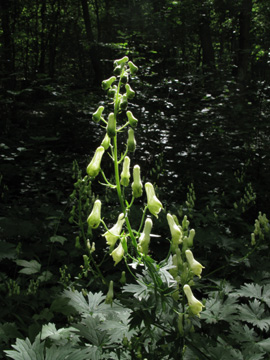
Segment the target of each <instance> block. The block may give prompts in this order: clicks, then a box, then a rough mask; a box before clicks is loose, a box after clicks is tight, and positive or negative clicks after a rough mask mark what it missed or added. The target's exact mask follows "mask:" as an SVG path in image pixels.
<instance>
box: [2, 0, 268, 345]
mask: <svg viewBox="0 0 270 360" xmlns="http://www.w3.org/2000/svg"><path fill="white" fill-rule="evenodd" d="M0 10H1V13H0V16H1V27H0V117H1V126H0V195H1V203H0V236H1V239H0V244H1V247H2V255H1V252H0V260H1V263H0V266H1V269H0V291H1V293H2V295H3V294H7V293H8V297H7V298H6V299H4V297H3V299H4V300H3V301H2V304H1V308H2V310H1V314H0V323H1V324H4V323H10V324H13V323H17V322H18V323H19V324H20V325H18V324H17V325H16V329H18V332H17V333H14V332H12V334H11V335H6V336H7V338H6V340H3V341H4V345H3V346H4V348H6V347H5V346H7V345H6V344H8V342H9V341H10V339H13V338H15V337H17V336H30V337H31V336H32V338H33V337H34V335H35V334H36V333H37V332H38V331H39V330H40V326H41V325H42V323H43V322H44V321H45V320H48V319H47V318H46V314H45V315H44V314H43V315H44V317H42V315H39V317H37V318H36V319H35V320H33V319H32V316H33V313H38V312H39V311H41V310H40V309H41V308H42V306H45V305H46V304H47V301H49V299H48V298H47V297H46V295H44V293H42V292H41V290H40V292H39V291H38V289H40V287H41V288H42V286H43V285H42V286H41V285H37V284H36V288H35V286H34V285H35V284H33V283H32V284H30V285H31V286H30V285H29V282H28V281H27V279H25V278H22V275H20V274H19V273H18V271H19V268H18V266H17V265H14V264H15V262H14V261H15V260H16V259H18V258H19V259H22V258H23V259H26V260H31V259H38V260H39V261H40V263H42V264H44V268H46V269H47V270H48V269H49V270H50V272H51V274H52V278H51V279H50V280H48V281H47V280H44V281H45V283H46V285H45V288H46V287H50V288H51V289H53V290H52V291H51V295H50V299H53V296H54V295H55V293H57V291H58V290H59V289H58V287H57V286H56V283H57V281H59V277H60V275H59V268H60V267H61V266H63V265H66V266H68V268H69V271H70V274H71V275H72V276H75V275H76V273H77V272H78V268H79V266H80V264H81V262H82V260H81V259H82V254H83V250H82V249H79V248H78V247H75V246H74V244H75V238H76V236H77V229H76V228H75V226H74V225H71V224H69V222H68V219H69V216H70V211H71V209H72V204H71V202H70V200H69V195H70V194H71V193H72V191H73V183H74V176H77V175H76V174H75V175H74V171H75V170H74V163H73V162H74V160H76V161H77V162H78V164H79V168H80V169H81V170H82V174H83V176H84V173H85V168H86V165H87V163H88V162H89V159H90V156H92V154H93V152H94V150H95V149H96V147H97V146H98V145H99V143H100V137H101V136H102V135H101V134H102V131H101V129H100V128H99V127H98V126H97V125H96V124H94V123H93V122H92V120H91V118H92V113H93V112H94V111H95V110H96V109H97V107H98V106H99V105H102V104H104V103H105V101H107V100H106V94H105V93H104V92H103V91H102V90H101V81H102V80H103V79H105V78H107V77H109V76H111V73H112V64H113V60H114V59H117V58H120V57H122V56H124V55H128V57H129V58H130V59H131V60H132V61H133V62H134V63H135V64H136V65H137V66H138V67H139V72H138V74H137V76H136V77H135V79H134V80H133V82H132V87H133V89H134V90H135V91H136V97H135V99H134V100H132V104H131V109H132V111H133V113H134V114H135V116H136V117H137V118H138V119H139V125H138V128H137V130H136V139H137V144H138V146H137V150H136V152H135V155H134V158H136V159H138V160H136V161H139V162H140V165H141V167H142V173H143V177H144V180H146V181H149V180H151V181H152V182H153V183H155V184H156V185H157V188H158V194H159V197H160V198H161V199H163V202H164V205H165V207H166V208H167V209H170V210H175V211H178V215H179V216H183V215H185V214H186V215H188V217H189V219H190V221H191V224H192V227H194V228H195V229H196V239H197V240H196V241H197V245H196V246H197V249H198V250H197V253H198V256H197V257H198V258H199V260H201V261H202V263H203V264H204V265H205V266H206V268H207V272H208V273H211V272H213V271H215V269H217V268H219V267H222V266H223V265H224V261H227V263H228V264H229V265H228V267H227V268H226V269H223V270H222V273H219V274H218V275H217V276H220V277H221V278H225V279H227V280H228V279H229V280H230V281H232V282H233V284H234V285H235V286H239V285H240V284H242V283H243V282H244V281H245V280H246V279H249V280H250V281H258V282H259V279H260V276H262V275H260V274H262V273H265V272H267V270H268V271H270V270H269V244H267V245H264V247H263V248H262V249H261V252H259V253H257V256H256V257H255V258H253V260H252V261H253V262H252V261H251V260H250V262H244V263H243V262H241V264H240V265H239V264H238V265H237V266H239V267H238V268H237V270H238V271H235V268H234V266H236V265H235V264H236V260H235V259H236V258H241V256H243V257H244V256H245V250H246V248H247V246H249V245H248V244H250V234H251V233H252V231H253V230H254V222H255V219H256V218H257V217H258V214H259V212H262V213H266V215H267V214H268V215H267V216H268V217H269V202H270V196H269V194H270V193H269V178H270V170H269V169H270V166H269V165H270V161H269V156H270V144H269V139H270V122H269V118H270V21H269V19H270V3H269V1H268V0H181V1H171V0H136V1H135V0H133V1H132V0H121V1H118V0H2V1H1V3H0ZM104 166H106V164H104ZM75 173H76V171H75ZM193 189H194V192H195V194H196V199H195V197H194V196H193V195H192V194H193ZM92 191H93V194H97V193H98V192H99V191H102V192H103V193H102V194H101V195H100V196H101V197H104V199H106V200H108V203H109V205H108V208H107V209H108V216H111V217H112V218H113V216H112V215H110V214H111V212H112V211H113V209H114V201H115V199H114V198H113V197H110V195H108V194H107V193H104V190H103V188H102V187H101V186H100V185H99V184H98V182H97V184H93V185H92ZM190 196H191V198H192V199H190ZM192 196H193V197H192ZM112 221H113V220H112ZM156 231H157V232H158V231H160V233H161V235H162V234H163V233H165V232H166V231H167V224H166V221H165V215H164V217H162V216H161V218H160V220H159V222H158V228H157V230H156ZM57 236H58V238H57ZM61 239H62V240H61ZM61 241H63V242H64V245H63V246H62V245H61ZM98 241H99V240H97V241H96V243H98ZM159 245H162V241H161V244H159ZM52 246H54V247H53V248H52ZM103 247H104V244H103V243H102V242H100V243H99V245H97V254H98V253H99V252H102V248H103ZM154 250H155V251H156V254H157V257H159V255H163V253H162V251H163V250H162V248H161V249H160V247H159V246H158V245H157V249H154ZM258 251H259V250H258ZM213 255H214V256H213ZM267 259H268V260H267ZM262 260H265V261H262ZM234 261H235V262H234ZM267 264H268V265H267ZM106 266H108V269H109V266H111V264H110V263H109V262H108V265H106V264H105V274H106ZM254 269H255V270H254ZM268 274H269V272H268ZM255 278H256V279H255ZM35 281H36V280H35ZM46 281H47V282H46ZM41 282H42V281H41ZM16 284H17V285H16ZM16 286H19V288H20V289H21V290H20V291H21V293H22V292H23V291H24V298H23V300H22V297H20V296H19V295H18V293H16V291H17V290H16ZM29 286H30V288H29ZM92 286H94V285H93V284H92ZM43 290H44V286H43ZM36 294H39V295H36ZM28 296H32V298H31V304H32V305H31V306H30V307H28V306H27V304H28V303H29V298H28ZM19 297H20V300H19ZM22 301H23V302H24V305H22ZM44 304H45V305H44ZM21 307H22V308H23V310H22V314H21V316H20V318H18V317H17V318H14V316H13V313H15V312H16V311H18V309H19V308H21ZM2 329H4V328H2ZM4 330H5V329H4ZM4 330H1V331H4ZM14 334H15V335H14ZM29 334H30V335H29ZM12 341H13V340H12Z"/></svg>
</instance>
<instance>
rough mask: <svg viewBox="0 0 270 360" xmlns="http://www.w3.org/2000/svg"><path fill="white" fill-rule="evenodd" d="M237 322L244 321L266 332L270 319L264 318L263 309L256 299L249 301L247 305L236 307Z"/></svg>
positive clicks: (269, 325)
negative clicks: (237, 311) (237, 313)
mask: <svg viewBox="0 0 270 360" xmlns="http://www.w3.org/2000/svg"><path fill="white" fill-rule="evenodd" d="M238 309H239V320H241V321H246V322H248V323H250V324H252V325H254V326H257V327H258V328H259V329H260V330H265V331H268V330H269V328H270V317H269V315H268V316H265V317H264V315H265V307H264V305H263V304H262V303H261V302H260V301H259V300H257V299H254V301H249V305H247V304H243V305H239V306H238Z"/></svg>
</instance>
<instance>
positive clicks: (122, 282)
mask: <svg viewBox="0 0 270 360" xmlns="http://www.w3.org/2000/svg"><path fill="white" fill-rule="evenodd" d="M126 281H127V279H126V272H125V271H122V274H121V278H120V283H121V284H122V285H125V283H126Z"/></svg>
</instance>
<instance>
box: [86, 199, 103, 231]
mask: <svg viewBox="0 0 270 360" xmlns="http://www.w3.org/2000/svg"><path fill="white" fill-rule="evenodd" d="M100 214H101V201H100V200H96V201H95V203H94V206H93V209H92V211H91V214H90V215H89V216H88V219H87V223H88V226H90V227H91V228H92V229H96V228H97V227H98V226H99V224H100Z"/></svg>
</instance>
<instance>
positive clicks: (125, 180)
mask: <svg viewBox="0 0 270 360" xmlns="http://www.w3.org/2000/svg"><path fill="white" fill-rule="evenodd" d="M129 167H130V158H129V157H128V156H125V159H124V163H123V170H122V172H121V181H120V182H121V185H123V186H128V184H129V178H130V172H129Z"/></svg>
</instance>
